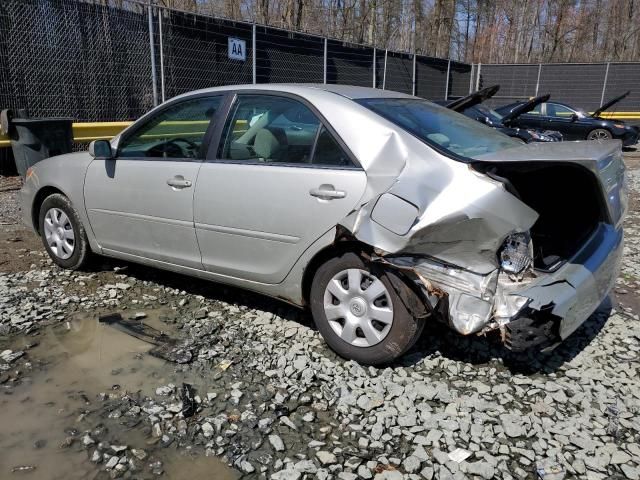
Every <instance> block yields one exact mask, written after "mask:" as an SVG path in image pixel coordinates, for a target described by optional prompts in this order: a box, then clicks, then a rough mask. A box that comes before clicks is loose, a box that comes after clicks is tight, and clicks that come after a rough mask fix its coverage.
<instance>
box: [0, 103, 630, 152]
mask: <svg viewBox="0 0 640 480" xmlns="http://www.w3.org/2000/svg"><path fill="white" fill-rule="evenodd" d="M601 117H602V118H607V119H609V118H612V119H616V118H617V119H620V120H635V119H638V120H640V112H604V113H603V114H602V115H601ZM132 123H133V122H132V121H126V122H78V123H74V124H73V141H74V142H77V143H90V142H92V141H93V140H102V139H104V140H108V139H110V138H113V137H115V136H116V135H117V134H119V133H120V132H121V131H122V130H124V129H125V128H127V127H128V126H129V125H131V124H132ZM163 123H164V122H163ZM166 123H167V124H169V123H172V124H173V123H193V124H200V123H206V121H194V122H166ZM247 123H248V122H246V121H243V120H239V121H237V122H236V124H235V125H234V129H233V133H234V134H235V135H239V134H242V133H244V132H245V131H246V129H247V127H248V125H247ZM154 133H155V132H154ZM159 133H160V132H159ZM184 133H185V134H187V135H188V134H189V133H192V132H188V131H185V132H184ZM10 146H11V141H10V140H9V137H7V136H6V135H1V134H0V148H3V147H10Z"/></svg>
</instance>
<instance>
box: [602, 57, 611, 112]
mask: <svg viewBox="0 0 640 480" xmlns="http://www.w3.org/2000/svg"><path fill="white" fill-rule="evenodd" d="M609 65H611V62H607V70H605V72H604V82H603V83H602V95H601V96H600V106H602V104H603V103H604V92H605V90H606V89H607V80H608V79H609Z"/></svg>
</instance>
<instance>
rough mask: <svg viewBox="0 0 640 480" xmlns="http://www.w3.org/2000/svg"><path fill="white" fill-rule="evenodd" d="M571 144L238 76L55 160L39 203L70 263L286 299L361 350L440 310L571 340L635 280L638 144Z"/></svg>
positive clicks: (28, 184)
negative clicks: (633, 191) (518, 137)
mask: <svg viewBox="0 0 640 480" xmlns="http://www.w3.org/2000/svg"><path fill="white" fill-rule="evenodd" d="M563 143H564V142H558V143H548V144H542V145H536V146H535V147H547V148H533V146H532V145H522V144H521V143H519V142H517V141H515V140H514V139H512V138H509V137H507V136H506V135H503V134H501V133H499V132H498V131H496V130H495V129H492V128H489V127H487V126H485V125H482V124H480V123H478V122H476V121H473V120H471V119H469V118H467V117H465V116H464V115H460V114H458V113H456V112H453V111H451V110H449V109H446V108H442V107H439V106H437V105H434V104H433V103H431V102H428V101H426V100H423V99H420V98H416V97H413V96H410V95H406V94H402V93H397V92H390V91H384V90H377V89H372V88H364V87H351V86H344V85H277V84H270V85H259V86H257V85H244V86H228V87H218V88H211V89H206V90H200V91H196V92H191V93H188V94H184V95H180V96H178V97H175V98H173V99H171V100H170V101H168V102H166V103H165V104H163V105H160V106H159V107H157V108H155V109H154V110H152V111H151V112H149V113H148V114H146V115H144V116H143V117H142V118H140V119H139V120H138V121H136V122H135V123H134V124H133V125H132V126H130V127H129V128H127V129H126V130H125V131H124V132H122V133H121V134H120V135H119V136H117V137H116V138H114V139H113V141H111V142H108V141H106V140H96V141H94V142H93V143H92V144H91V145H90V148H89V152H78V153H74V154H67V155H62V156H58V157H52V158H48V159H45V160H43V161H41V162H39V163H37V164H36V165H34V166H33V167H31V168H30V169H29V170H28V172H27V175H26V179H25V183H24V186H23V188H22V190H21V197H22V205H23V206H22V212H23V216H24V222H25V223H26V224H27V225H29V226H30V227H31V228H33V229H34V230H35V231H36V232H37V233H38V234H39V235H41V237H42V242H43V245H44V248H45V249H46V251H47V252H48V254H49V255H50V257H51V258H52V259H53V261H54V262H55V263H56V264H57V265H59V266H61V267H63V268H68V269H78V268H81V267H82V266H83V265H85V264H86V263H87V261H88V260H89V259H90V254H91V253H97V254H101V255H106V256H109V257H114V258H119V259H123V260H128V261H133V262H138V263H142V264H146V265H150V266H155V267H158V268H163V269H167V270H171V271H175V272H179V273H183V274H186V275H192V276H197V277H200V278H205V279H209V280H213V281H217V282H221V283H224V284H230V285H235V286H238V287H242V288H246V289H250V290H253V291H256V292H259V293H262V294H265V295H269V296H272V297H276V298H279V299H281V300H284V301H286V302H289V303H291V304H294V305H297V306H300V307H307V308H309V310H310V311H311V313H312V315H313V319H314V321H315V323H316V325H317V327H318V330H319V331H320V333H321V334H322V335H323V337H324V338H325V340H326V342H327V343H328V344H329V345H330V346H331V348H333V349H334V350H335V351H336V352H337V353H338V354H340V355H342V356H343V357H346V358H351V359H354V360H357V361H359V362H361V363H365V364H384V363H388V362H390V361H392V360H394V359H396V358H398V357H399V356H400V355H402V354H403V353H404V352H406V351H407V350H408V349H410V348H411V346H412V345H413V344H414V343H415V342H416V341H417V339H418V337H419V336H420V333H421V331H422V329H423V327H424V325H425V323H426V322H427V321H441V322H444V323H445V324H447V325H449V326H450V327H451V328H452V329H454V330H455V331H457V332H459V333H461V334H464V335H470V334H476V333H478V334H485V333H487V332H490V331H496V332H498V331H499V333H500V335H498V336H499V338H500V339H502V341H504V342H505V344H506V345H508V346H509V347H510V348H512V349H514V350H522V349H525V348H531V347H541V346H542V345H543V344H544V345H545V346H550V345H554V344H556V343H558V342H559V341H560V340H562V339H564V338H566V337H567V336H568V335H569V334H571V332H573V331H574V330H575V329H576V328H577V327H578V326H579V325H580V324H581V323H582V322H583V321H584V320H586V319H587V318H588V316H589V315H590V314H591V313H592V312H593V311H594V310H595V309H596V308H597V307H598V305H599V304H600V302H601V301H602V300H603V298H604V297H605V296H606V295H607V293H608V291H609V289H610V288H611V286H612V285H613V282H614V281H615V278H616V277H617V265H618V260H619V257H620V255H621V251H622V228H621V222H622V217H623V216H624V212H625V206H626V199H625V197H624V195H625V190H624V188H623V187H624V185H623V178H624V165H623V163H622V159H621V157H620V148H619V145H618V144H617V142H605V143H603V144H601V145H596V146H595V147H597V148H594V146H593V145H563ZM583 143H585V142H583ZM569 147H570V148H569ZM587 147H588V148H587ZM605 184H606V186H607V187H606V188H607V189H606V192H605V190H604V185H605ZM541 187H544V188H541ZM605 193H606V194H605ZM583 265H586V266H583ZM569 286H570V287H569ZM578 302H580V305H579V308H578V307H577V303H578ZM532 332H533V333H532ZM532 339H533V340H532Z"/></svg>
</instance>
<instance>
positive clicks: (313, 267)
mask: <svg viewBox="0 0 640 480" xmlns="http://www.w3.org/2000/svg"><path fill="white" fill-rule="evenodd" d="M372 250H373V249H372V248H371V247H370V246H369V245H367V244H365V243H362V242H359V241H357V240H355V239H350V240H343V241H337V242H336V243H333V244H332V245H329V246H327V247H325V248H323V249H322V250H320V251H319V252H318V253H316V254H315V256H314V257H313V258H312V259H311V261H310V262H309V263H308V264H307V267H306V268H305V270H304V273H303V274H302V299H303V300H304V303H305V305H309V295H310V294H311V283H312V282H313V277H314V276H315V274H316V272H317V271H318V268H320V266H321V265H322V264H323V263H325V262H326V261H328V260H329V259H331V258H334V257H337V256H339V255H342V254H343V253H347V252H353V253H356V254H362V253H370V252H372Z"/></svg>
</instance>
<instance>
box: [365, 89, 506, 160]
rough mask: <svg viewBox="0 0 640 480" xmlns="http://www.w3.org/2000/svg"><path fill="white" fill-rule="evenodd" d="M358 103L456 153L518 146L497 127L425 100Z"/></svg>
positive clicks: (475, 154) (473, 155)
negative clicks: (486, 124) (496, 128)
mask: <svg viewBox="0 0 640 480" xmlns="http://www.w3.org/2000/svg"><path fill="white" fill-rule="evenodd" d="M358 103H360V104H361V105H364V106H365V107H367V108H369V109H370V110H372V111H374V112H375V113H377V114H378V115H380V116H382V117H384V118H386V119H387V120H389V121H391V122H393V123H395V124H396V125H398V126H399V127H401V128H403V129H405V130H407V131H408V132H409V133H411V134H413V135H415V136H416V137H418V138H419V139H421V140H422V141H424V142H425V143H427V144H429V145H432V146H434V147H438V148H440V149H444V150H445V151H448V152H451V153H453V154H454V155H456V156H462V157H467V158H477V157H479V156H480V155H483V154H486V153H492V152H497V151H500V150H505V149H507V148H513V147H516V146H518V142H517V141H515V140H513V139H512V138H510V137H508V136H506V135H504V134H502V133H500V132H498V131H497V130H495V129H493V128H490V127H487V126H485V125H482V124H481V123H479V122H476V121H475V120H471V119H470V118H468V117H465V116H464V115H461V114H459V113H456V112H453V111H451V110H449V109H447V108H443V107H441V106H439V105H436V104H434V103H431V102H428V101H426V100H420V99H413V98H371V99H362V100H358Z"/></svg>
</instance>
